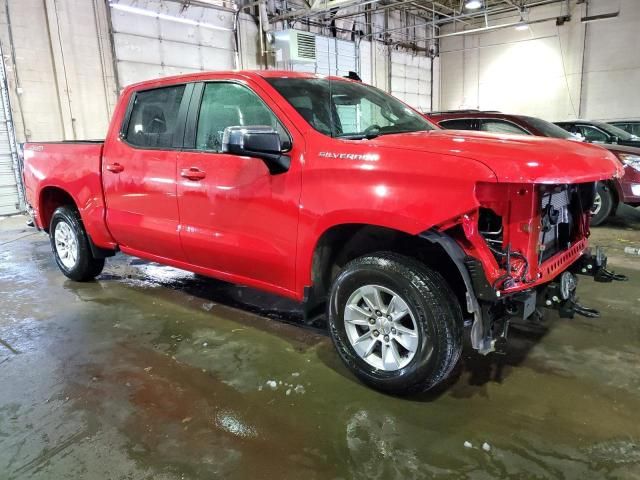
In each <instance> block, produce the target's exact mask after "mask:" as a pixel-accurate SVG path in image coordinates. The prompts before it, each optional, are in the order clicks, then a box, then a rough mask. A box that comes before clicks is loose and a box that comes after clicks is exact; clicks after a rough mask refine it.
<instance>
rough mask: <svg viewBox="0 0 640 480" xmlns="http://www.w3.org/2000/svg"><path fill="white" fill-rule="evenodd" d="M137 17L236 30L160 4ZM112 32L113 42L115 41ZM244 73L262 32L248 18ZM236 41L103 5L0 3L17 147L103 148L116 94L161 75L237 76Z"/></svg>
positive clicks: (254, 60) (145, 1)
mask: <svg viewBox="0 0 640 480" xmlns="http://www.w3.org/2000/svg"><path fill="white" fill-rule="evenodd" d="M120 3H121V4H122V5H125V6H132V7H134V8H147V9H149V10H150V11H154V10H155V11H156V12H158V13H164V14H168V15H182V16H183V17H184V18H186V19H192V20H197V21H200V22H206V23H208V24H209V23H212V24H219V25H220V26H222V27H225V28H231V26H232V14H230V13H229V12H224V11H221V10H217V9H203V8H195V7H190V8H189V9H187V10H185V11H184V12H181V11H179V9H180V5H179V4H178V3H174V2H164V4H163V5H162V6H161V5H160V2H158V1H157V0H155V1H154V0H138V1H127V0H123V1H122V2H120ZM112 30H113V32H114V37H113V38H114V40H115V41H114V42H112V37H111V31H112ZM240 31H241V34H242V40H243V41H242V46H243V58H244V66H245V68H258V67H259V54H258V52H257V46H256V45H257V42H256V38H257V36H256V32H257V27H256V25H255V22H254V21H253V19H251V18H250V17H249V16H248V15H246V14H245V15H242V16H241V27H240ZM232 40H233V39H232V35H231V33H230V32H223V31H215V30H211V29H207V28H201V27H198V26H193V25H188V24H183V23H176V22H172V21H166V20H162V19H158V18H152V17H149V16H143V15H136V14H134V13H132V12H123V11H122V10H117V11H113V10H112V9H108V7H107V2H106V1H105V0H0V44H1V45H2V49H3V58H4V61H5V65H6V69H7V78H8V83H9V92H10V95H11V104H12V110H13V118H14V122H15V125H16V137H17V140H18V142H24V141H27V140H32V141H46V140H74V139H93V138H103V137H104V135H105V133H106V129H107V127H108V123H109V120H110V118H111V113H112V112H113V108H114V105H115V103H116V101H117V97H118V94H119V91H120V89H121V88H122V87H124V86H125V85H127V84H129V83H132V82H136V81H140V80H144V79H148V78H154V77H158V76H164V75H173V74H178V73H187V72H192V71H199V70H205V69H211V70H221V69H230V68H233V60H234V59H233V52H232V49H233V45H232Z"/></svg>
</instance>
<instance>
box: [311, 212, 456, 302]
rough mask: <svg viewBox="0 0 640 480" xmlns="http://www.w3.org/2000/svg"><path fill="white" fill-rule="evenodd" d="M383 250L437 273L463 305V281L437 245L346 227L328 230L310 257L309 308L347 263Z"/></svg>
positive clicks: (381, 230) (368, 227) (405, 235)
mask: <svg viewBox="0 0 640 480" xmlns="http://www.w3.org/2000/svg"><path fill="white" fill-rule="evenodd" d="M383 250H384V251H391V252H395V253H399V254H401V255H405V256H407V257H412V258H415V259H417V260H419V261H421V262H422V263H424V264H425V265H427V266H429V267H431V268H432V269H434V270H436V271H437V272H438V273H440V275H442V276H443V277H444V278H445V280H446V281H447V283H448V284H449V285H450V286H451V288H452V289H453V291H454V292H455V294H456V296H457V297H458V300H459V301H460V302H461V303H460V304H461V305H463V306H464V305H465V304H466V296H465V295H466V287H465V284H464V280H463V279H462V276H461V275H460V273H459V270H458V268H457V267H456V265H455V263H454V262H453V260H452V259H451V257H449V255H448V254H447V252H446V251H445V250H444V248H442V247H441V246H440V245H439V244H437V243H433V242H430V241H429V240H427V239H425V238H422V237H419V236H416V235H411V234H408V233H405V232H401V231H398V230H393V229H389V228H385V227H379V226H375V225H361V224H346V225H337V226H335V227H332V228H330V229H329V230H327V231H326V232H325V233H324V234H323V235H322V236H321V237H320V239H319V240H318V243H317V245H316V248H315V250H314V253H313V264H312V269H311V279H312V288H311V294H310V295H309V300H310V301H311V302H312V303H314V305H310V308H314V307H316V306H317V305H318V304H321V303H323V302H324V300H325V299H326V297H327V295H328V293H329V290H330V288H331V284H332V283H333V280H334V279H335V278H336V277H337V276H338V274H339V272H340V270H341V269H342V268H343V267H344V266H345V265H346V264H347V263H348V262H349V261H351V260H353V259H354V258H357V257H361V256H363V255H367V254H370V253H373V252H379V251H383Z"/></svg>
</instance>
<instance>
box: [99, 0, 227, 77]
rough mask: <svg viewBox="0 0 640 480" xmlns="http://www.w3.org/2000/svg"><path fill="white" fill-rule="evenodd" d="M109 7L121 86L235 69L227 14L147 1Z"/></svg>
mask: <svg viewBox="0 0 640 480" xmlns="http://www.w3.org/2000/svg"><path fill="white" fill-rule="evenodd" d="M110 7H111V24H112V29H113V43H114V50H115V56H116V62H117V65H118V79H119V82H120V86H121V87H123V86H125V85H129V84H131V83H135V82H139V81H142V80H148V79H151V78H158V77H164V76H167V75H179V74H183V73H190V72H198V71H203V70H230V69H232V68H233V66H234V65H233V62H234V51H233V49H234V38H233V31H232V26H233V14H232V13H231V12H228V11H224V10H220V9H216V8H208V7H196V6H193V5H192V6H189V7H188V8H186V9H183V5H181V4H180V3H179V2H159V1H145V0H142V1H140V0H125V1H121V2H118V3H111V4H110Z"/></svg>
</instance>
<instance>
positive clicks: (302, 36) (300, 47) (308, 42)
mask: <svg viewBox="0 0 640 480" xmlns="http://www.w3.org/2000/svg"><path fill="white" fill-rule="evenodd" d="M291 33H292V34H293V36H295V39H296V41H295V47H296V50H295V54H294V51H292V52H291V53H292V55H291V57H292V58H291V59H292V60H300V61H305V60H307V61H315V59H316V36H315V35H313V34H312V33H306V32H298V31H293V32H291ZM292 43H293V42H292ZM292 46H293V45H292ZM292 50H293V49H292Z"/></svg>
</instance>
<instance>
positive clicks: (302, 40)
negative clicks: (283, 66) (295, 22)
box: [271, 29, 316, 63]
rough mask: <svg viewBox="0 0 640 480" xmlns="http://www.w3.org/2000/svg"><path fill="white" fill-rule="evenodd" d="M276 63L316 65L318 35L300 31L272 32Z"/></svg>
mask: <svg viewBox="0 0 640 480" xmlns="http://www.w3.org/2000/svg"><path fill="white" fill-rule="evenodd" d="M271 35H272V38H273V43H274V50H275V52H276V61H277V62H284V63H315V61H316V35H315V34H313V33H309V32H303V31H300V30H294V29H289V30H279V31H274V32H271Z"/></svg>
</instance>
